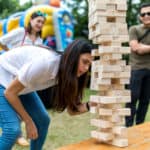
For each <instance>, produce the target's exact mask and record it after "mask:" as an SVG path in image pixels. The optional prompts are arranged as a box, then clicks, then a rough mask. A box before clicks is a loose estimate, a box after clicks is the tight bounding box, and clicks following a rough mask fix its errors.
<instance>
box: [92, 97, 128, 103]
mask: <svg viewBox="0 0 150 150" xmlns="http://www.w3.org/2000/svg"><path fill="white" fill-rule="evenodd" d="M90 101H91V102H95V103H101V104H114V103H117V104H118V103H129V102H130V101H131V96H99V95H91V96H90Z"/></svg>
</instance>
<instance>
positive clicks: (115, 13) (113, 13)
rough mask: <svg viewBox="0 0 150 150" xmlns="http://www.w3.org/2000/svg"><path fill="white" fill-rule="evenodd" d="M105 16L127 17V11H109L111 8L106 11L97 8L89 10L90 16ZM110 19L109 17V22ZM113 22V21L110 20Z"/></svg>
mask: <svg viewBox="0 0 150 150" xmlns="http://www.w3.org/2000/svg"><path fill="white" fill-rule="evenodd" d="M94 15H95V16H101V17H102V16H105V17H107V18H108V17H111V18H115V17H126V11H117V10H116V11H109V10H106V11H103V10H96V11H95V9H92V10H90V11H89V14H88V16H89V17H91V16H94ZM108 21H109V20H108V19H107V22H108ZM115 21H116V20H114V21H113V22H115ZM110 22H112V21H110Z"/></svg>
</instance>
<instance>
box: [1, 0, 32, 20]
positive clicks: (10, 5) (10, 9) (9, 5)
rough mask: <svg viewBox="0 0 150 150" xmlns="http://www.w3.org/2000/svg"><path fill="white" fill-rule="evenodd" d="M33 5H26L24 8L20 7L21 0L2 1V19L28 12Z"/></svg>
mask: <svg viewBox="0 0 150 150" xmlns="http://www.w3.org/2000/svg"><path fill="white" fill-rule="evenodd" d="M31 5H32V3H31V2H29V3H26V4H25V5H23V6H20V5H19V0H0V18H1V19H3V18H6V17H9V16H10V15H12V14H13V13H15V12H18V11H23V10H26V9H27V8H29V7H31Z"/></svg>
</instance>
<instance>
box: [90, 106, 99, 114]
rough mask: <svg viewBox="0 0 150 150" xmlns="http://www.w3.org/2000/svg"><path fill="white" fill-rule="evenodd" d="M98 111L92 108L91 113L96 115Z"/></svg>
mask: <svg viewBox="0 0 150 150" xmlns="http://www.w3.org/2000/svg"><path fill="white" fill-rule="evenodd" d="M97 112H98V111H97V107H94V106H93V107H90V113H92V114H95V113H97Z"/></svg>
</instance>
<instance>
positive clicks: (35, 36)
mask: <svg viewBox="0 0 150 150" xmlns="http://www.w3.org/2000/svg"><path fill="white" fill-rule="evenodd" d="M45 17H46V15H45V14H44V13H42V12H40V11H36V12H34V13H33V14H32V15H31V19H30V21H29V24H28V26H27V28H24V27H20V28H16V29H14V30H12V31H11V32H9V33H7V34H6V35H4V36H2V37H1V38H0V47H1V48H2V49H4V50H9V46H10V48H14V47H17V46H20V45H42V43H43V40H42V38H41V30H42V27H43V25H44V23H45V19H46V18H45Z"/></svg>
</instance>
